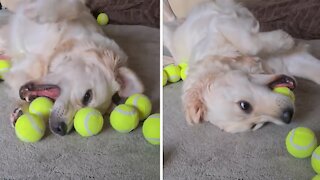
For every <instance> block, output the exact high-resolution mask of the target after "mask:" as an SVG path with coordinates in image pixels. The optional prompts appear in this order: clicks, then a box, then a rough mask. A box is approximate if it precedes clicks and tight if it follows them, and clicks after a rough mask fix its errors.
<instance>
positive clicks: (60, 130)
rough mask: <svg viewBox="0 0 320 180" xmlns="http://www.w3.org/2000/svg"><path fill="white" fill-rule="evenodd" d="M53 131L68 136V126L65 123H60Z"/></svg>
mask: <svg viewBox="0 0 320 180" xmlns="http://www.w3.org/2000/svg"><path fill="white" fill-rule="evenodd" d="M52 131H53V132H54V133H56V134H59V135H60V136H64V135H66V134H67V125H66V123H64V122H59V123H57V124H55V125H53V127H52Z"/></svg>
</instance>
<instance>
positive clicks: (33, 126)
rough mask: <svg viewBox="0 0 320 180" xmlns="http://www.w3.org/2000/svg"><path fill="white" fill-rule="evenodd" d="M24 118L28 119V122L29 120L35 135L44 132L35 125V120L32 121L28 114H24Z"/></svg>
mask: <svg viewBox="0 0 320 180" xmlns="http://www.w3.org/2000/svg"><path fill="white" fill-rule="evenodd" d="M26 116H27V117H28V120H29V122H30V124H31V126H32V128H33V129H34V130H35V131H36V132H37V133H39V134H40V135H41V134H42V133H43V132H44V130H43V129H41V128H40V127H39V126H38V125H37V123H36V122H35V120H34V119H33V117H32V116H30V115H29V114H26Z"/></svg>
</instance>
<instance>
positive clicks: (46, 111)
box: [29, 97, 53, 119]
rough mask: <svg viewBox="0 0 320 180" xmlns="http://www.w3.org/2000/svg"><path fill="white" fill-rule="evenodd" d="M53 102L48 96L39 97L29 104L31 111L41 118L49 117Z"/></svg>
mask: <svg viewBox="0 0 320 180" xmlns="http://www.w3.org/2000/svg"><path fill="white" fill-rule="evenodd" d="M52 106H53V102H52V101H51V99H49V98H47V97H38V98H36V99H35V100H33V101H32V102H31V103H30V105H29V112H30V113H31V114H36V115H38V116H40V117H41V118H44V119H48V118H49V115H50V113H51V109H52Z"/></svg>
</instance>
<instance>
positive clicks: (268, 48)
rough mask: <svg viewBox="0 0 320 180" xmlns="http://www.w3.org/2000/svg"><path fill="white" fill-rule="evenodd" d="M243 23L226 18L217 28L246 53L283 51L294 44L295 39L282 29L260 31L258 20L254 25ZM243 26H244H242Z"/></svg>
mask: <svg viewBox="0 0 320 180" xmlns="http://www.w3.org/2000/svg"><path fill="white" fill-rule="evenodd" d="M242 23H243V22H242V21H238V20H234V19H231V20H224V21H222V22H221V23H220V24H219V26H218V27H217V28H218V29H219V31H220V32H221V33H222V35H223V36H224V37H225V38H226V39H227V40H228V41H229V42H231V43H232V44H233V45H234V46H235V47H236V48H237V49H238V50H239V51H240V52H241V53H243V54H245V55H257V54H259V53H268V54H270V53H275V52H282V51H286V50H289V49H291V48H292V47H293V45H294V39H293V38H292V37H291V36H290V35H289V34H288V33H286V32H284V31H282V30H276V31H270V32H258V31H259V24H258V22H256V25H255V26H252V27H251V25H250V24H248V23H247V24H246V23H244V24H242ZM243 26H244V28H242V27H243ZM247 26H248V27H250V28H248V27H247Z"/></svg>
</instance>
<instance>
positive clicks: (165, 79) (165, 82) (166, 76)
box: [162, 71, 168, 86]
mask: <svg viewBox="0 0 320 180" xmlns="http://www.w3.org/2000/svg"><path fill="white" fill-rule="evenodd" d="M167 82H168V75H167V73H166V72H165V71H163V72H162V86H165V85H166V84H167Z"/></svg>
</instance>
